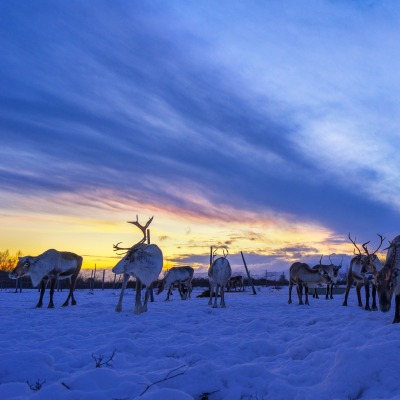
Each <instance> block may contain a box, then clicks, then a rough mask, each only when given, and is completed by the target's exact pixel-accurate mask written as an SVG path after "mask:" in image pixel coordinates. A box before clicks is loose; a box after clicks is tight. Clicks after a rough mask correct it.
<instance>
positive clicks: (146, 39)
mask: <svg viewBox="0 0 400 400" xmlns="http://www.w3.org/2000/svg"><path fill="white" fill-rule="evenodd" d="M0 15H1V19H2V23H1V25H0V46H1V49H2V57H1V60H0V72H1V73H0V88H1V90H0V135H1V139H2V140H1V141H2V146H1V149H0V180H1V187H0V215H1V216H2V219H3V224H2V225H3V232H2V234H1V236H0V239H1V242H2V243H3V246H2V247H3V248H9V249H11V250H14V251H16V250H18V249H20V250H21V251H22V252H24V253H25V252H33V253H34V252H37V253H39V252H41V251H44V250H46V248H49V247H56V246H57V247H60V246H64V247H68V249H70V250H71V251H73V250H74V249H76V251H79V252H81V253H82V252H83V253H84V254H85V255H87V256H88V259H90V260H91V262H96V261H95V260H96V257H97V260H98V262H99V263H100V259H102V260H103V261H102V262H103V264H104V263H105V262H106V261H104V260H106V259H107V258H108V257H110V258H112V257H113V254H112V251H110V250H112V246H111V245H112V243H113V242H115V241H119V240H117V239H119V237H121V236H119V235H122V234H123V235H129V234H130V235H131V236H130V237H131V238H132V227H129V225H128V226H125V225H126V224H125V221H126V220H132V219H133V218H134V215H135V214H139V215H140V218H141V219H143V220H145V219H146V218H148V217H149V216H151V215H154V216H155V219H154V222H153V224H152V227H153V225H154V229H155V235H153V237H154V240H158V241H160V242H162V243H163V244H164V246H165V248H166V249H167V248H168V250H167V251H166V253H167V258H168V259H169V261H170V262H171V263H181V262H188V263H191V262H195V263H199V264H198V266H200V264H201V263H202V262H203V260H206V257H205V254H207V250H206V249H207V248H208V247H209V246H210V245H211V244H217V243H219V244H228V245H229V246H231V252H232V254H233V257H235V256H234V254H238V251H239V249H241V250H244V251H245V252H248V254H249V257H250V258H251V259H252V260H254V263H253V266H254V268H259V269H261V270H262V269H264V268H272V269H279V268H282V269H283V268H288V265H289V264H290V262H291V261H293V260H294V259H295V258H296V257H297V258H302V259H304V260H314V259H315V261H317V260H318V259H319V257H320V254H327V253H334V254H338V255H339V254H349V255H351V252H352V247H351V246H350V244H349V240H348V239H347V234H348V232H352V234H353V235H354V236H356V237H357V240H359V241H367V240H371V246H372V247H373V246H374V244H375V243H377V242H378V240H377V236H376V233H381V234H384V235H385V236H387V237H388V239H391V238H393V237H394V236H396V235H397V234H398V233H399V232H398V229H397V227H398V226H399V223H400V214H399V206H400V201H399V185H400V184H399V182H400V180H399V179H398V178H399V172H398V166H399V165H400V164H399V155H398V152H397V149H398V147H399V144H400V143H399V142H400V140H399V133H398V127H399V122H400V121H399V119H400V118H399V116H400V113H399V111H398V104H400V99H399V97H400V90H399V89H400V75H399V73H398V71H399V70H400V57H399V54H400V53H399V51H398V50H399V44H398V38H399V37H400V23H399V22H400V5H399V4H398V3H396V2H394V1H387V2H375V1H370V2H364V1H363V2H361V1H301V0H300V1H285V2H278V1H277V2H262V1H248V2H247V1H246V2H231V1H220V2H213V1H201V2H195V1H193V2H190V1H189V2H178V1H169V2H163V1H153V2H139V1H96V2H84V1H68V2H56V1H9V0H3V1H2V2H1V3H0ZM157 221H159V224H158V225H157ZM129 230H130V231H129ZM61 232H62V233H63V235H61ZM114 236H115V238H116V239H115V240H114ZM122 237H123V239H124V238H125V236H122ZM126 237H128V236H126ZM77 242H78V243H77ZM250 242H251V243H250ZM100 246H101V249H100ZM65 249H66V248H65ZM107 262H111V264H112V260H111V261H110V260H109V261H107ZM111 264H110V265H111ZM111 266H112V265H111Z"/></svg>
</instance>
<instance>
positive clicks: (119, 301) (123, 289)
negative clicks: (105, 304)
mask: <svg viewBox="0 0 400 400" xmlns="http://www.w3.org/2000/svg"><path fill="white" fill-rule="evenodd" d="M128 280H129V274H124V280H123V281H122V287H121V293H120V294H119V300H118V303H117V305H116V307H115V311H116V312H121V311H122V299H123V297H124V293H125V289H126V285H127V283H128Z"/></svg>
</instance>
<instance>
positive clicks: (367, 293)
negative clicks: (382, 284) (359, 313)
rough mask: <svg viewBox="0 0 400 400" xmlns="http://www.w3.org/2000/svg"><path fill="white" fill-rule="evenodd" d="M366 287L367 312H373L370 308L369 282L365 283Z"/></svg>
mask: <svg viewBox="0 0 400 400" xmlns="http://www.w3.org/2000/svg"><path fill="white" fill-rule="evenodd" d="M364 287H365V309H366V310H367V311H371V308H370V306H369V297H370V296H369V282H365V283H364Z"/></svg>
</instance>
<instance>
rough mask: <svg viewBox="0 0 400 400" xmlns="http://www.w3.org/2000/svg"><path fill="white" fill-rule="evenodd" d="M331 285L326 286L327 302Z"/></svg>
mask: <svg viewBox="0 0 400 400" xmlns="http://www.w3.org/2000/svg"><path fill="white" fill-rule="evenodd" d="M330 287H331V285H330V284H328V285H326V293H325V300H328V299H329V290H330Z"/></svg>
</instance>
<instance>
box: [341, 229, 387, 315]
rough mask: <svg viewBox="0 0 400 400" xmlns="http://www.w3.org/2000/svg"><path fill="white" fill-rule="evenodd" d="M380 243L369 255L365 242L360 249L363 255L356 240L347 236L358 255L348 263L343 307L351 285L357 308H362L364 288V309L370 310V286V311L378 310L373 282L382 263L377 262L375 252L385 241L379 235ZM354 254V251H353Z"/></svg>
mask: <svg viewBox="0 0 400 400" xmlns="http://www.w3.org/2000/svg"><path fill="white" fill-rule="evenodd" d="M378 236H379V238H380V243H379V246H378V248H377V249H376V250H375V251H374V252H373V253H372V254H370V253H369V251H368V248H367V244H368V243H369V241H368V242H366V243H364V244H363V245H362V248H363V249H364V251H365V254H362V253H361V250H360V249H359V247H358V246H357V244H356V238H354V240H353V239H352V238H351V236H350V233H349V235H348V237H349V239H350V241H351V243H353V245H354V247H355V248H356V249H357V251H358V254H357V255H356V256H355V257H353V258H352V259H351V261H350V269H349V271H348V274H347V285H346V292H345V295H344V302H343V305H344V306H347V299H348V297H349V292H350V289H351V287H352V286H353V285H355V286H356V292H357V299H358V305H359V307H362V306H363V304H362V300H361V288H362V287H363V286H364V288H365V309H366V310H369V311H370V310H371V308H370V306H369V298H370V291H369V289H370V286H372V311H376V310H377V309H378V308H377V306H376V286H375V282H374V280H373V278H374V276H375V274H376V272H377V271H378V270H380V269H381V268H382V263H381V261H380V260H379V258H378V256H377V255H376V252H377V251H378V250H379V249H380V248H381V246H382V243H383V241H384V240H385V238H384V237H382V235H379V234H378ZM354 254H356V251H355V249H354Z"/></svg>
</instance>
